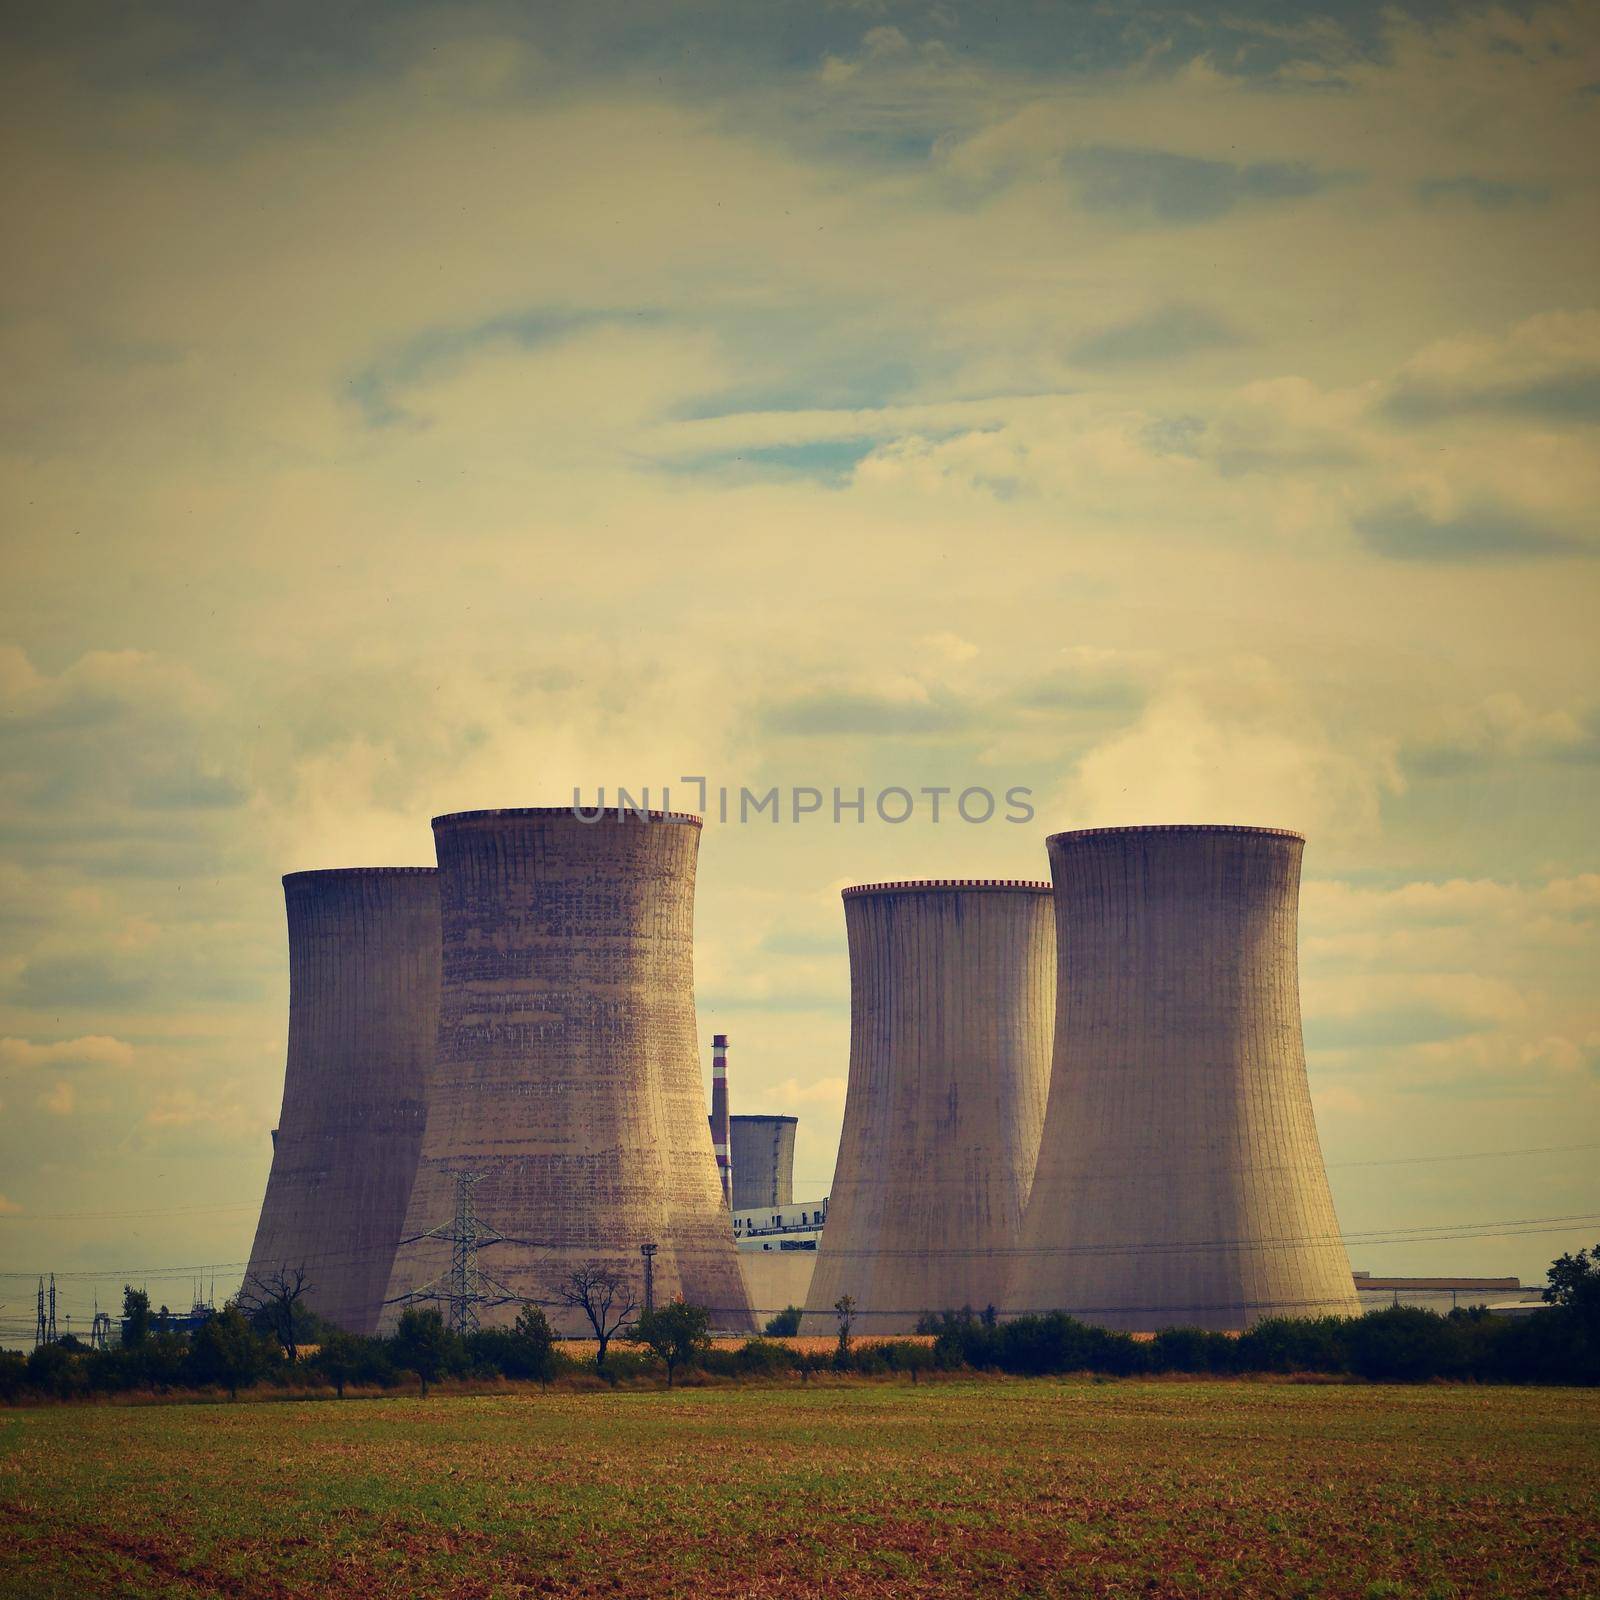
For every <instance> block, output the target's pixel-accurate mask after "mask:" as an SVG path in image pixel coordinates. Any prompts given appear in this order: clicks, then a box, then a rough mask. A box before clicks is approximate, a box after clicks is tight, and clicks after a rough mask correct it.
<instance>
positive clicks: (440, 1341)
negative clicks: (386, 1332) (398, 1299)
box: [392, 1306, 456, 1400]
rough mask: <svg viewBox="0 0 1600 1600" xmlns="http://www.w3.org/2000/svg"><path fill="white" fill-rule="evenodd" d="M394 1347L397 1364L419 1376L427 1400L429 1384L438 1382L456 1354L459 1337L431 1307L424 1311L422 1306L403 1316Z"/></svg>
mask: <svg viewBox="0 0 1600 1600" xmlns="http://www.w3.org/2000/svg"><path fill="white" fill-rule="evenodd" d="M392 1345H393V1350H394V1362H395V1365H396V1366H397V1367H401V1368H403V1369H404V1370H405V1371H407V1372H414V1373H416V1375H417V1378H418V1380H419V1381H420V1382H421V1384H422V1397H423V1399H424V1400H426V1399H427V1397H428V1385H429V1384H430V1383H436V1382H437V1381H438V1379H439V1376H440V1374H441V1373H443V1372H444V1370H445V1369H446V1367H448V1366H449V1365H450V1362H451V1359H452V1357H453V1356H454V1355H455V1346H456V1338H455V1335H454V1334H452V1333H451V1332H450V1330H449V1329H448V1328H446V1327H445V1325H444V1318H443V1317H441V1316H440V1315H439V1313H438V1312H437V1311H435V1310H433V1309H432V1308H431V1307H429V1308H428V1309H426V1310H424V1309H423V1308H422V1307H420V1306H408V1307H407V1308H406V1309H405V1310H404V1311H403V1312H401V1314H400V1324H399V1326H398V1327H397V1328H396V1329H395V1332H394V1339H393V1341H392Z"/></svg>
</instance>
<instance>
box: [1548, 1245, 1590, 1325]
mask: <svg viewBox="0 0 1600 1600" xmlns="http://www.w3.org/2000/svg"><path fill="white" fill-rule="evenodd" d="M1545 1277H1546V1279H1547V1282H1546V1284H1545V1288H1544V1298H1545V1299H1546V1300H1547V1301H1548V1302H1549V1303H1550V1304H1551V1305H1555V1306H1564V1307H1566V1309H1567V1310H1569V1311H1579V1312H1583V1313H1587V1315H1589V1316H1590V1317H1596V1318H1597V1320H1600V1317H1597V1313H1600V1244H1597V1245H1596V1246H1595V1247H1594V1252H1593V1254H1592V1255H1591V1253H1590V1252H1589V1251H1587V1250H1580V1251H1579V1252H1578V1253H1577V1254H1576V1255H1575V1256H1574V1255H1561V1256H1557V1257H1556V1259H1555V1260H1554V1261H1552V1262H1551V1263H1550V1269H1549V1271H1548V1272H1547V1273H1546V1274H1545Z"/></svg>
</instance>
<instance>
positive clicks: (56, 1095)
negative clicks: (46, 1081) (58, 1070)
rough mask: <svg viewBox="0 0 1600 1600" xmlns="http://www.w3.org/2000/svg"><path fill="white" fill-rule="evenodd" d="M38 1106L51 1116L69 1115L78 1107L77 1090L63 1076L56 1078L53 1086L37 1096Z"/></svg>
mask: <svg viewBox="0 0 1600 1600" xmlns="http://www.w3.org/2000/svg"><path fill="white" fill-rule="evenodd" d="M39 1106H40V1108H41V1109H42V1110H45V1111H48V1112H49V1113H50V1114H51V1116H53V1117H70V1116H71V1115H72V1113H73V1112H74V1111H76V1110H77V1109H78V1092H77V1090H76V1089H74V1088H73V1087H72V1085H71V1084H70V1083H68V1082H67V1081H66V1080H65V1079H64V1078H63V1079H58V1080H57V1082H56V1085H55V1087H54V1088H52V1089H51V1090H50V1091H49V1092H48V1093H46V1094H41V1095H40V1096H39Z"/></svg>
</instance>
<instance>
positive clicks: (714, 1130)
mask: <svg viewBox="0 0 1600 1600" xmlns="http://www.w3.org/2000/svg"><path fill="white" fill-rule="evenodd" d="M711 1149H712V1153H713V1154H714V1155H715V1156H716V1158H717V1181H718V1182H719V1183H721V1185H722V1203H723V1205H725V1206H728V1207H730V1208H731V1207H732V1205H733V1151H732V1138H731V1135H730V1133H729V1129H728V1036H727V1034H725V1033H718V1034H713V1035H712V1037H711Z"/></svg>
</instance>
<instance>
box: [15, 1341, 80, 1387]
mask: <svg viewBox="0 0 1600 1600" xmlns="http://www.w3.org/2000/svg"><path fill="white" fill-rule="evenodd" d="M87 1379H88V1374H87V1373H86V1372H85V1371H84V1368H83V1364H82V1363H81V1362H80V1361H79V1360H78V1358H77V1357H76V1356H75V1355H73V1353H72V1352H71V1351H70V1350H64V1349H62V1347H61V1345H60V1344H59V1343H56V1344H41V1345H35V1346H34V1348H33V1352H32V1354H30V1355H29V1357H28V1387H29V1388H31V1389H37V1390H38V1391H39V1393H40V1394H53V1395H57V1396H59V1397H60V1398H62V1399H66V1398H67V1397H68V1396H69V1395H71V1394H74V1393H75V1392H77V1391H78V1390H79V1389H81V1388H83V1386H84V1384H85V1383H86V1382H87Z"/></svg>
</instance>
